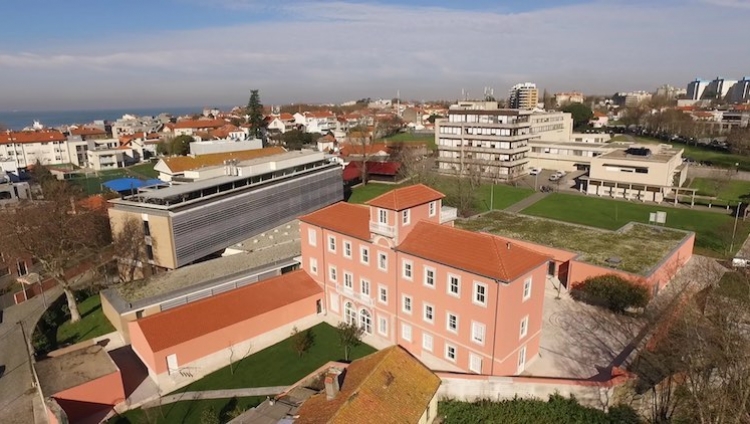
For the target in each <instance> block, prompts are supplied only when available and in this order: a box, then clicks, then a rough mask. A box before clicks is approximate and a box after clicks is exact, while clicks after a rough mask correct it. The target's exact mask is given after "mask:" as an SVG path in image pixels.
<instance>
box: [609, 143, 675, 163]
mask: <svg viewBox="0 0 750 424" xmlns="http://www.w3.org/2000/svg"><path fill="white" fill-rule="evenodd" d="M662 146H669V145H659V146H655V145H632V146H630V148H645V149H649V150H650V151H651V155H649V156H638V155H631V154H628V153H626V150H627V149H615V150H613V151H611V152H609V153H605V154H603V155H601V156H599V158H601V159H618V160H632V161H640V162H662V163H666V162H669V161H670V160H672V158H674V157H675V155H679V154H680V153H681V152H682V151H683V150H682V149H674V148H672V146H669V147H662Z"/></svg>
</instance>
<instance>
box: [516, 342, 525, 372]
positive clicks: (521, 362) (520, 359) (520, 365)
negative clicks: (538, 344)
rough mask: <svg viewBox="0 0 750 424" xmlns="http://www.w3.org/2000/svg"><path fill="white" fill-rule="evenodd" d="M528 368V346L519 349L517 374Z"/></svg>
mask: <svg viewBox="0 0 750 424" xmlns="http://www.w3.org/2000/svg"><path fill="white" fill-rule="evenodd" d="M525 369H526V346H523V347H521V349H519V350H518V359H517V360H516V374H521V373H522V372H523V371H524V370H525Z"/></svg>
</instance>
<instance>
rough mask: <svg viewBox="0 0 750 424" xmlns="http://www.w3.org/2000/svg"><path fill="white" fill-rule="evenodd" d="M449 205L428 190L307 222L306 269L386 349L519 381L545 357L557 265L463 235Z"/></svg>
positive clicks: (332, 305) (413, 189) (336, 308)
mask: <svg viewBox="0 0 750 424" xmlns="http://www.w3.org/2000/svg"><path fill="white" fill-rule="evenodd" d="M443 197H445V196H444V195H443V194H442V193H440V192H438V191H435V190H432V189H430V188H428V187H426V186H424V185H421V184H418V185H414V186H409V187H405V188H401V189H396V190H393V191H391V192H389V193H386V194H384V195H382V196H380V197H377V198H375V199H373V200H371V201H370V202H368V204H367V206H362V205H352V204H348V203H343V202H341V203H337V204H334V205H332V206H329V207H326V208H323V209H321V210H319V211H316V212H313V213H311V214H308V215H305V216H303V217H301V218H300V221H301V226H300V231H301V238H302V258H303V264H302V266H303V269H304V270H305V271H307V273H309V275H310V276H312V278H313V279H314V280H315V281H317V282H318V283H319V284H320V285H321V286H322V287H323V290H324V292H325V307H326V311H327V312H328V313H330V314H331V315H332V316H333V317H335V319H337V320H344V321H348V322H354V323H358V324H359V325H361V326H362V327H364V329H365V333H366V336H365V340H366V341H367V342H368V343H371V344H373V345H375V346H376V347H384V346H388V345H394V344H398V345H401V346H403V347H404V348H406V349H407V350H409V352H411V353H412V354H413V355H414V356H415V357H417V358H418V359H420V360H421V361H422V362H423V363H424V364H426V365H427V366H429V367H430V368H431V369H438V370H445V371H460V372H473V373H477V374H488V375H515V374H519V373H521V372H523V370H524V368H525V367H526V365H528V364H529V362H530V361H532V360H533V359H534V358H536V357H537V356H538V354H539V341H540V337H541V329H542V306H543V302H544V285H545V281H546V276H547V271H548V268H549V267H548V263H549V260H550V258H549V257H548V256H546V255H544V254H542V253H539V252H537V251H534V250H530V249H528V248H525V247H522V246H521V245H519V244H517V243H514V242H512V241H511V242H508V241H507V240H504V239H502V238H500V237H496V236H493V235H489V234H483V233H474V232H470V231H465V230H460V229H456V228H453V220H455V218H456V211H455V209H453V208H446V207H443V206H442V204H441V203H442V199H443Z"/></svg>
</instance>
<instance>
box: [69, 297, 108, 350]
mask: <svg viewBox="0 0 750 424" xmlns="http://www.w3.org/2000/svg"><path fill="white" fill-rule="evenodd" d="M78 312H80V313H81V320H80V321H78V322H77V323H75V324H71V323H70V321H65V322H64V323H63V324H62V325H61V326H59V327H58V328H57V344H58V345H60V346H62V345H65V344H74V343H78V342H82V341H84V340H89V339H93V338H94V337H98V336H103V335H105V334H107V333H111V332H113V331H115V328H114V327H113V326H112V324H111V323H110V322H109V320H108V319H107V317H105V316H104V312H102V301H101V297H99V294H95V295H93V296H90V297H88V298H87V299H84V300H83V301H82V302H79V303H78Z"/></svg>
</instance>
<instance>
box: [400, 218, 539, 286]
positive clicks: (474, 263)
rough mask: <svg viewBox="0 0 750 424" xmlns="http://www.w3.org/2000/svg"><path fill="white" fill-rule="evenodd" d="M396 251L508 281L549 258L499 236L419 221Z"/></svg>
mask: <svg viewBox="0 0 750 424" xmlns="http://www.w3.org/2000/svg"><path fill="white" fill-rule="evenodd" d="M396 249H397V250H398V251H401V252H404V253H408V254H410V255H414V256H418V257H420V258H424V259H427V260H430V261H433V262H437V263H440V264H444V265H448V266H451V267H454V268H457V269H462V270H465V271H468V272H472V273H474V274H477V275H482V276H485V277H488V278H493V279H495V280H500V281H506V282H511V281H513V280H515V279H516V278H518V277H520V276H522V275H523V274H525V273H527V272H529V271H531V270H532V269H533V268H535V267H537V266H539V265H541V264H543V263H545V262H547V261H548V260H549V259H550V258H549V257H548V256H545V255H542V254H541V253H538V252H536V251H533V250H530V249H527V248H525V247H521V246H519V245H518V244H514V243H513V242H510V243H508V242H507V241H505V240H503V239H502V238H500V237H495V236H493V235H490V234H485V233H475V232H472V231H466V230H461V229H458V228H453V227H447V226H445V225H440V224H436V223H432V222H428V221H420V222H418V223H417V224H416V225H415V226H414V229H412V230H411V232H410V233H409V235H408V236H406V239H405V240H403V241H402V242H401V244H399V245H398V247H397V248H396Z"/></svg>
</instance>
